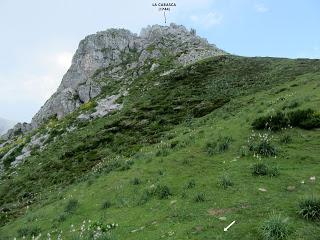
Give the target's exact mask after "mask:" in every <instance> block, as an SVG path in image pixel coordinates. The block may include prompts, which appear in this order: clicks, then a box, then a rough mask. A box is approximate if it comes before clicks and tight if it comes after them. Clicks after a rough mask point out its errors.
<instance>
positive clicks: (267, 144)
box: [248, 133, 277, 157]
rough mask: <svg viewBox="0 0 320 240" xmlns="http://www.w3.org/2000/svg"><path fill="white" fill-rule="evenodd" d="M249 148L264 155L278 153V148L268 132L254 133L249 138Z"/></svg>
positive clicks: (272, 155)
mask: <svg viewBox="0 0 320 240" xmlns="http://www.w3.org/2000/svg"><path fill="white" fill-rule="evenodd" d="M248 148H249V151H250V152H253V153H254V155H259V156H263V157H274V156H276V155H277V149H276V147H275V146H274V145H273V144H272V136H271V135H269V134H268V133H264V134H260V133H258V134H256V133H253V134H252V135H251V136H250V137H249V139H248Z"/></svg>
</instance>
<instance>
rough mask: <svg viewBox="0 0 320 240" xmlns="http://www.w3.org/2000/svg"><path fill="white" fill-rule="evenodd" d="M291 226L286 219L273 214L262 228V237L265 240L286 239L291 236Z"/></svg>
mask: <svg viewBox="0 0 320 240" xmlns="http://www.w3.org/2000/svg"><path fill="white" fill-rule="evenodd" d="M289 232H290V231H289V226H288V224H287V221H286V219H282V217H281V216H280V215H275V214H272V215H271V216H270V217H269V219H268V220H266V221H265V222H264V223H263V224H262V227H261V235H262V237H263V239H265V240H278V239H286V238H287V237H288V235H289Z"/></svg>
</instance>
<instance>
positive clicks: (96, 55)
mask: <svg viewBox="0 0 320 240" xmlns="http://www.w3.org/2000/svg"><path fill="white" fill-rule="evenodd" d="M164 54H170V55H172V56H174V57H175V59H176V61H177V64H180V65H186V64H190V63H193V62H195V61H198V60H200V59H203V58H206V57H209V56H216V55H223V54H226V53H225V52H224V51H222V50H220V49H218V48H217V47H216V46H215V45H211V44H209V43H208V42H207V40H205V39H202V38H200V37H198V36H196V35H195V33H194V32H193V31H191V32H190V31H188V30H187V29H186V28H185V27H183V26H178V25H175V24H171V25H170V26H159V25H154V26H148V27H147V28H145V29H142V31H141V33H140V35H139V36H138V35H137V34H133V33H131V32H130V31H128V30H124V29H109V30H106V31H102V32H98V33H96V34H93V35H90V36H87V37H86V38H85V39H84V40H82V41H81V42H80V44H79V48H78V50H77V51H76V53H75V55H74V57H73V60H72V65H71V67H70V69H69V70H68V71H67V73H66V74H65V75H64V77H63V79H62V82H61V84H60V86H59V88H58V90H57V92H56V93H54V94H53V95H52V97H51V98H50V99H49V100H48V101H47V102H46V103H45V104H44V106H43V107H42V108H41V109H40V111H39V112H38V113H37V114H36V115H35V116H34V117H33V119H32V122H31V128H32V129H34V128H37V127H38V126H39V125H41V124H42V123H43V122H44V121H46V120H47V119H49V118H50V117H53V116H56V117H57V118H58V119H60V118H62V117H64V116H65V115H67V114H69V113H71V112H73V111H75V110H76V109H77V108H78V107H79V106H80V105H81V104H83V103H86V102H88V101H90V99H92V98H94V97H96V96H98V95H99V94H100V93H101V89H102V87H103V83H99V82H98V81H96V79H95V75H97V74H98V73H97V70H99V69H108V70H109V77H110V78H111V79H116V80H120V81H125V79H124V78H125V76H126V75H125V73H126V72H128V71H129V70H136V71H135V72H134V74H133V78H135V77H138V76H139V75H140V74H142V73H143V70H141V67H142V66H144V65H146V64H150V68H151V71H153V70H155V69H156V67H157V65H153V67H151V65H152V64H153V61H152V60H156V59H159V58H161V56H163V55H164ZM150 68H149V69H150Z"/></svg>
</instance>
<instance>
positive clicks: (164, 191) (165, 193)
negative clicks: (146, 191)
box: [155, 185, 172, 199]
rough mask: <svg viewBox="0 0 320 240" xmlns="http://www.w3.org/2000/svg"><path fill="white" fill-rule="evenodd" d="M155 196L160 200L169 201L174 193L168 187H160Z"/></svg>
mask: <svg viewBox="0 0 320 240" xmlns="http://www.w3.org/2000/svg"><path fill="white" fill-rule="evenodd" d="M155 195H156V196H157V197H158V198H159V199H167V198H169V197H170V196H172V192H171V190H170V188H169V187H168V186H167V185H158V186H157V187H156V189H155Z"/></svg>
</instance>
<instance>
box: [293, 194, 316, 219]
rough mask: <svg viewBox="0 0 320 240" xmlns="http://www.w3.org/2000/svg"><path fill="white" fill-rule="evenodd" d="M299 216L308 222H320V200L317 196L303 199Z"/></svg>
mask: <svg viewBox="0 0 320 240" xmlns="http://www.w3.org/2000/svg"><path fill="white" fill-rule="evenodd" d="M298 214H299V215H300V216H301V217H302V218H304V219H306V220H312V221H320V199H319V198H318V197H316V196H311V197H307V198H304V199H302V200H301V201H300V203H299V211H298Z"/></svg>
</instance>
